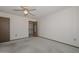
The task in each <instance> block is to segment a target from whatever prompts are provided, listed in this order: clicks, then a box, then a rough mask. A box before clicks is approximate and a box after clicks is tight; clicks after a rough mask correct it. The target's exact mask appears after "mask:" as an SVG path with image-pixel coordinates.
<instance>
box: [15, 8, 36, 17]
mask: <svg viewBox="0 0 79 59" xmlns="http://www.w3.org/2000/svg"><path fill="white" fill-rule="evenodd" d="M20 7H21V9H14V11H23V12H24V16H25V17H26V16H27V15H32V16H35V15H34V14H32V13H31V11H35V10H36V9H31V8H30V7H28V6H20Z"/></svg>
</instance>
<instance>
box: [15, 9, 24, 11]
mask: <svg viewBox="0 0 79 59" xmlns="http://www.w3.org/2000/svg"><path fill="white" fill-rule="evenodd" d="M14 11H23V10H20V9H14Z"/></svg>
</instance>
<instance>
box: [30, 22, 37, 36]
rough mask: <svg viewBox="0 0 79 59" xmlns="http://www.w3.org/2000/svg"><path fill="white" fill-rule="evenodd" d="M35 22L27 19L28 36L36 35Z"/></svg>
mask: <svg viewBox="0 0 79 59" xmlns="http://www.w3.org/2000/svg"><path fill="white" fill-rule="evenodd" d="M37 36H38V32H37V22H34V21H29V37H37Z"/></svg>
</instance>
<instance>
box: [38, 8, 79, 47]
mask: <svg viewBox="0 0 79 59" xmlns="http://www.w3.org/2000/svg"><path fill="white" fill-rule="evenodd" d="M38 27H39V28H38V29H39V30H38V31H39V36H42V37H46V38H49V39H53V40H57V41H60V42H64V43H67V44H71V45H74V46H78V47H79V9H78V8H77V7H69V8H66V9H63V10H61V11H58V12H56V13H54V14H53V13H52V14H50V15H49V16H47V17H45V18H42V19H40V20H39V21H38ZM75 38H76V39H77V40H76V41H74V39H75Z"/></svg>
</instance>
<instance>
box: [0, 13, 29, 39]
mask: <svg viewBox="0 0 79 59" xmlns="http://www.w3.org/2000/svg"><path fill="white" fill-rule="evenodd" d="M0 17H8V18H10V39H11V40H14V39H19V38H24V37H28V21H27V20H24V17H21V16H17V15H12V14H8V13H3V12H0ZM16 35H17V36H16Z"/></svg>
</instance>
